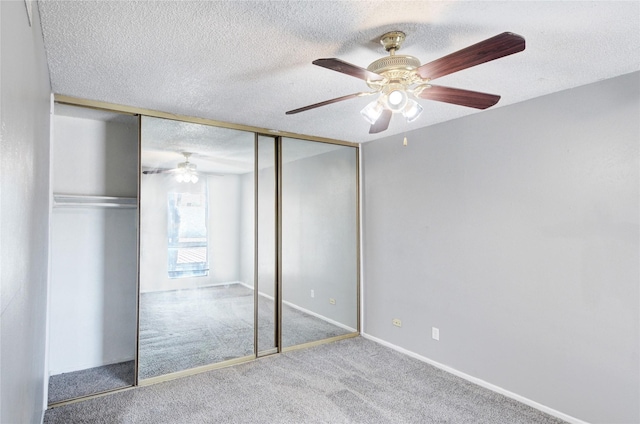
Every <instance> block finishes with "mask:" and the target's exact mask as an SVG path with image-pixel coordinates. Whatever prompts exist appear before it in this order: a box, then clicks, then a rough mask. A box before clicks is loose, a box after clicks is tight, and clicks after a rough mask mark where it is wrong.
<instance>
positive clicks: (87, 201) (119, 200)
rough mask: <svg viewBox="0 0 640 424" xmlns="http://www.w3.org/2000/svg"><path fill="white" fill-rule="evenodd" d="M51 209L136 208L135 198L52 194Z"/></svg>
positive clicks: (136, 200)
mask: <svg viewBox="0 0 640 424" xmlns="http://www.w3.org/2000/svg"><path fill="white" fill-rule="evenodd" d="M53 207H54V208H60V207H92V208H129V209H135V208H137V207H138V199H137V198H136V197H110V196H84V195H77V194H58V193H54V194H53Z"/></svg>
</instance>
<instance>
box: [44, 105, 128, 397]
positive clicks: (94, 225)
mask: <svg viewBox="0 0 640 424" xmlns="http://www.w3.org/2000/svg"><path fill="white" fill-rule="evenodd" d="M52 127H53V137H52V146H51V177H52V179H51V185H52V191H53V193H52V197H53V207H52V211H51V241H50V258H51V273H50V283H49V292H50V296H49V351H48V352H49V357H48V368H49V369H48V372H49V385H48V402H49V404H55V403H59V402H63V401H66V400H70V399H75V398H78V397H83V396H87V395H92V394H96V393H101V392H105V391H110V390H114V389H118V388H122V387H126V386H131V385H134V384H135V356H136V325H137V318H136V303H137V302H136V299H137V245H136V243H137V233H138V231H137V226H136V222H137V195H138V117H137V116H133V115H124V114H119V113H113V112H106V111H100V110H94V109H88V108H82V107H75V106H68V105H62V104H56V105H55V109H54V117H53V125H52Z"/></svg>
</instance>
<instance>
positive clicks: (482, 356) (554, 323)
mask: <svg viewBox="0 0 640 424" xmlns="http://www.w3.org/2000/svg"><path fill="white" fill-rule="evenodd" d="M639 81H640V74H639V73H633V74H629V75H625V76H622V77H618V78H615V79H611V80H606V81H602V82H599V83H596V84H591V85H587V86H583V87H579V88H576V89H572V90H568V91H564V92H560V93H556V94H552V95H549V96H545V97H541V98H537V99H533V100H530V101H527V102H523V103H519V104H516V105H512V106H508V107H503V108H498V109H494V110H490V111H486V112H484V113H480V114H475V115H471V116H468V117H465V118H461V119H457V120H453V121H450V122H446V123H442V124H439V125H435V126H432V127H429V128H425V129H421V130H416V131H414V132H411V133H408V134H407V138H408V140H409V145H408V146H407V147H403V146H402V137H400V136H394V137H389V138H385V139H381V140H378V141H375V142H372V143H367V144H366V145H364V147H363V154H364V159H363V162H364V211H365V216H364V237H365V241H364V260H365V266H364V290H365V296H364V306H365V312H364V320H365V322H364V324H365V332H366V333H368V334H370V335H372V336H374V337H377V338H380V339H382V340H385V341H387V342H390V343H392V344H395V345H397V346H400V347H402V348H405V349H408V350H410V351H413V352H415V353H418V354H420V355H422V356H425V357H427V358H430V359H432V360H434V361H437V362H440V363H442V364H445V365H447V366H450V367H452V368H454V369H457V370H459V371H462V372H464V373H467V374H469V375H471V376H474V377H477V378H480V379H482V380H485V381H487V382H489V383H492V384H494V385H497V386H499V387H502V388H504V389H506V390H509V391H511V392H514V393H516V394H519V395H521V396H524V397H526V398H528V399H531V400H533V401H536V402H538V403H540V404H543V405H546V406H547V407H550V408H553V409H555V410H557V411H560V412H562V413H565V414H568V415H570V416H573V417H576V418H579V419H582V420H585V421H589V422H594V423H596V422H597V423H630V422H638V421H639V420H640V416H639V409H640V408H639V403H638V402H639V400H638V399H639V397H640V393H639V375H640V369H639V358H640V355H639V351H638V350H639V349H638V348H639V328H638V327H639V321H640V319H639V318H640V317H639V303H640V302H639V301H640V299H639V284H638V281H639V278H640V276H639V261H640V259H639V257H640V256H639V255H640V249H639V233H638V214H639V207H638V195H639V193H638V178H639V170H638V144H639V140H640V130H639V125H638V117H639V116H640V104H639V103H640V101H639V99H640V84H639ZM428 107H438V105H437V104H435V103H434V104H427V112H428ZM393 318H400V319H402V323H403V325H402V327H401V328H397V327H394V326H393V325H392V324H391V320H392V319H393ZM432 326H433V327H438V328H439V329H440V341H435V340H432V339H431V327H432Z"/></svg>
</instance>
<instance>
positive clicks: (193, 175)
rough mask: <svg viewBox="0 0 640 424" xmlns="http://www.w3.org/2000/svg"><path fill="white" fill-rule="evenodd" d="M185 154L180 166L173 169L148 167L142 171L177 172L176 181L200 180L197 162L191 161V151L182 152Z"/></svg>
mask: <svg viewBox="0 0 640 424" xmlns="http://www.w3.org/2000/svg"><path fill="white" fill-rule="evenodd" d="M182 155H183V156H184V162H180V163H178V166H177V167H176V168H173V169H148V170H145V171H142V173H143V174H145V175H149V174H175V178H176V181H178V182H179V183H182V182H185V183H188V182H192V183H194V184H195V183H197V182H198V179H199V178H198V172H197V171H196V169H197V168H198V167H197V165H196V164H195V163H191V162H189V158H190V157H191V153H189V152H182Z"/></svg>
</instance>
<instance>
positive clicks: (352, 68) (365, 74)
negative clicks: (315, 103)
mask: <svg viewBox="0 0 640 424" xmlns="http://www.w3.org/2000/svg"><path fill="white" fill-rule="evenodd" d="M312 63H313V64H314V65H318V66H322V67H323V68H327V69H331V70H332V71H337V72H342V73H343V74H347V75H351V76H352V77H356V78H360V79H362V80H365V81H366V80H369V81H379V80H383V79H384V77H383V76H382V75H379V74H376V73H375V72H371V71H369V70H367V69H364V68H361V67H359V66H356V65H352V64H351V63H348V62H345V61H344V60H340V59H336V58H330V59H316V60H314V61H313V62H312Z"/></svg>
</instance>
